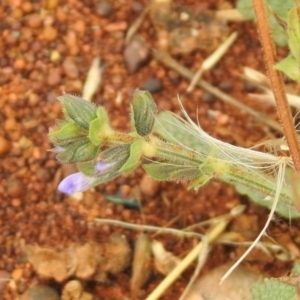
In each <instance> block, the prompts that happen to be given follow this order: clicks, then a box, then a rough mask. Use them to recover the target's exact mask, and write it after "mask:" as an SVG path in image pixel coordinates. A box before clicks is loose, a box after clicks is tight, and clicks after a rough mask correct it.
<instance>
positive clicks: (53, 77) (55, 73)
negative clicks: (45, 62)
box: [47, 68, 61, 86]
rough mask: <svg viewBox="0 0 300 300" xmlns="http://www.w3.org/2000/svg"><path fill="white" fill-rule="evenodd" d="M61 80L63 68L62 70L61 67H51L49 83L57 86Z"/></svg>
mask: <svg viewBox="0 0 300 300" xmlns="http://www.w3.org/2000/svg"><path fill="white" fill-rule="evenodd" d="M60 82H61V70H60V68H53V69H50V71H49V74H48V77H47V83H48V84H49V85H50V86H56V85H58V84H59V83H60Z"/></svg>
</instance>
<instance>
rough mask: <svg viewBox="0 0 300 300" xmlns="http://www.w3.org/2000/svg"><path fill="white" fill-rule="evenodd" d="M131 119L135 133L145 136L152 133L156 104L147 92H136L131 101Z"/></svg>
mask: <svg viewBox="0 0 300 300" xmlns="http://www.w3.org/2000/svg"><path fill="white" fill-rule="evenodd" d="M131 108H132V109H131V110H132V115H133V116H132V119H133V122H134V127H135V130H136V132H137V133H138V134H139V135H140V136H146V135H148V134H150V133H151V132H152V128H153V125H154V121H155V112H156V104H155V103H154V101H153V98H152V96H151V94H150V93H149V92H148V91H140V90H136V91H135V92H134V95H133V100H132V106H131Z"/></svg>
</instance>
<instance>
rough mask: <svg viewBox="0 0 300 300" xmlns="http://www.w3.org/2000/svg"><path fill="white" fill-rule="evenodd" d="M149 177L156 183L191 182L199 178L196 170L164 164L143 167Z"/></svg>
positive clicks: (198, 172) (151, 164)
mask: <svg viewBox="0 0 300 300" xmlns="http://www.w3.org/2000/svg"><path fill="white" fill-rule="evenodd" d="M143 168H144V170H145V171H146V172H147V174H148V175H149V176H151V177H152V178H153V179H155V180H157V181H164V180H169V181H182V180H191V179H194V178H195V177H197V176H199V174H200V171H199V169H198V168H195V167H189V166H184V165H183V166H180V165H168V164H164V163H150V164H145V165H143Z"/></svg>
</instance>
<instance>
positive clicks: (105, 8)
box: [97, 2, 112, 17]
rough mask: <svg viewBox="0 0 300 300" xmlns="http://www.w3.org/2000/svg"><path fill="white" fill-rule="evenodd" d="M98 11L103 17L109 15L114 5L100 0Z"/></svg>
mask: <svg viewBox="0 0 300 300" xmlns="http://www.w3.org/2000/svg"><path fill="white" fill-rule="evenodd" d="M97 13H98V14H99V15H100V16H102V17H108V16H109V15H110V14H111V13H112V7H111V5H110V4H109V3H108V2H100V3H99V4H98V5H97Z"/></svg>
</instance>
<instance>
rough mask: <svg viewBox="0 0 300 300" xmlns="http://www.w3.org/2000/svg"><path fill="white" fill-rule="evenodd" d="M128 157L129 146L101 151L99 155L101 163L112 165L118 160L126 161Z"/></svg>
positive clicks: (119, 146)
mask: <svg viewBox="0 0 300 300" xmlns="http://www.w3.org/2000/svg"><path fill="white" fill-rule="evenodd" d="M129 155H130V145H129V144H123V145H118V146H115V147H112V148H108V149H106V150H104V151H102V152H101V153H100V155H99V158H100V159H101V161H104V162H106V163H114V162H116V161H120V160H124V161H125V160H127V159H128V157H129Z"/></svg>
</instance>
